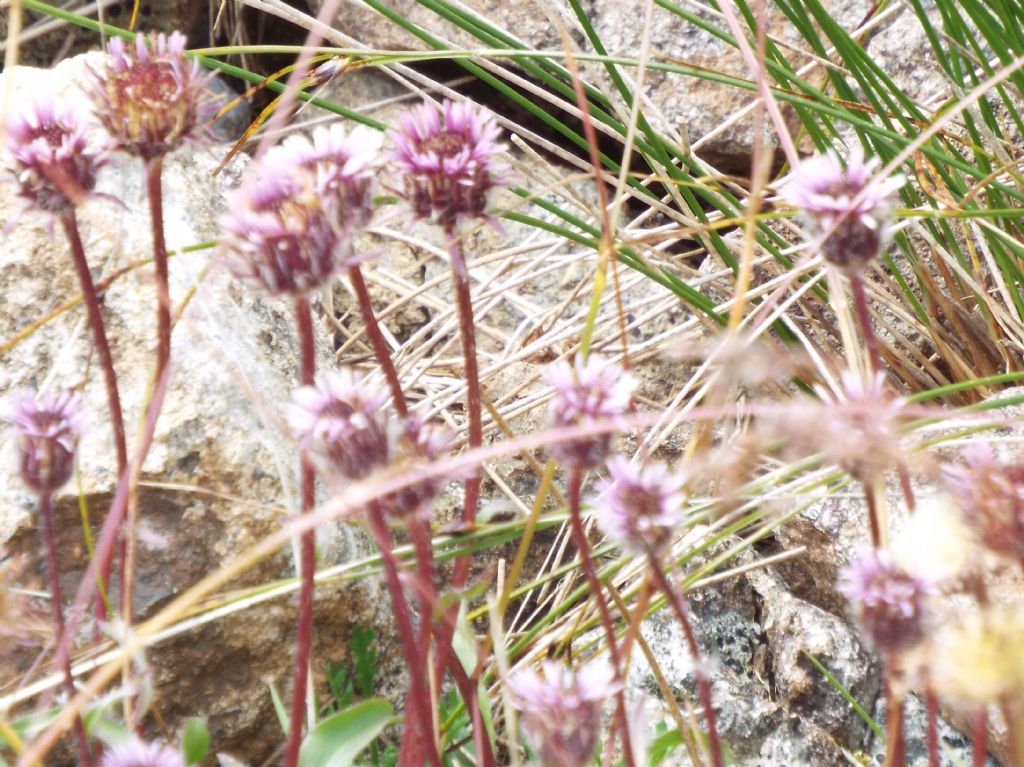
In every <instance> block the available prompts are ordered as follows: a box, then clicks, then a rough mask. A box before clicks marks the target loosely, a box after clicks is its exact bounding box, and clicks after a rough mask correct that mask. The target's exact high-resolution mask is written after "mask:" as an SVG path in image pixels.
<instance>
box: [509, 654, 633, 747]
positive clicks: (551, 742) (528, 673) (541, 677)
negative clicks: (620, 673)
mask: <svg viewBox="0 0 1024 767" xmlns="http://www.w3.org/2000/svg"><path fill="white" fill-rule="evenodd" d="M541 669H542V672H543V673H541V674H538V673H537V671H535V670H534V669H532V668H526V669H522V670H520V671H516V672H514V673H512V674H510V675H509V677H508V678H507V679H506V680H505V690H506V691H507V692H508V694H509V695H510V696H511V699H512V704H513V705H514V706H515V707H516V708H518V709H519V710H520V711H522V722H523V733H524V735H525V737H526V741H527V743H529V745H530V747H531V748H532V749H533V750H534V752H535V753H536V754H537V757H538V759H539V760H540V763H541V765H543V767H582V766H583V765H585V764H587V763H589V761H590V759H591V758H592V757H593V755H594V748H595V746H596V745H597V738H598V735H599V734H600V731H601V709H602V707H603V705H604V702H605V700H606V699H607V698H608V697H609V696H611V695H613V694H615V693H616V692H618V690H619V689H620V688H621V686H622V685H621V684H620V683H618V682H616V681H615V675H614V673H613V672H612V670H611V668H609V667H608V666H607V665H606V664H604V663H601V662H600V661H593V662H591V663H588V664H586V665H585V666H583V667H581V668H580V669H578V670H577V671H573V670H572V669H569V668H566V667H564V666H562V665H560V664H559V663H557V662H555V661H545V662H544V663H543V664H542V666H541Z"/></svg>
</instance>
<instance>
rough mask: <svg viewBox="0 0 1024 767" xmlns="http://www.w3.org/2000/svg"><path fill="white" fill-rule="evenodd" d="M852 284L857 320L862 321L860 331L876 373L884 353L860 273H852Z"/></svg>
mask: <svg viewBox="0 0 1024 767" xmlns="http://www.w3.org/2000/svg"><path fill="white" fill-rule="evenodd" d="M850 286H851V287H852V288H853V307H854V310H855V311H856V313H857V322H859V323H860V332H861V335H862V336H863V337H864V346H865V348H866V349H867V352H868V364H869V365H870V366H871V372H872V373H875V372H878V371H879V370H881V369H882V355H881V353H880V352H879V350H878V336H876V335H875V329H874V327H873V326H872V325H871V310H870V309H869V308H868V295H867V291H866V290H865V289H864V278H863V277H861V276H860V275H859V274H851V275H850Z"/></svg>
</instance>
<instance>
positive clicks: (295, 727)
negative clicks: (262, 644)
mask: <svg viewBox="0 0 1024 767" xmlns="http://www.w3.org/2000/svg"><path fill="white" fill-rule="evenodd" d="M295 323H296V326H297V328H298V333H299V348H300V359H301V361H300V367H301V369H300V374H299V380H300V383H301V384H302V385H303V386H310V385H312V384H313V379H314V377H315V375H316V342H315V339H314V336H313V312H312V310H311V309H310V306H309V300H308V299H307V298H305V297H304V296H302V297H299V298H296V299H295ZM301 472H302V473H301V478H300V483H301V504H302V505H301V513H302V514H308V513H309V512H310V511H312V510H313V507H314V506H315V505H316V496H315V489H316V488H315V484H314V483H315V480H316V475H315V473H314V471H313V467H312V466H311V465H310V464H309V461H308V460H306V458H305V457H303V458H302V470H301ZM315 572H316V534H315V532H314V531H313V530H309V531H307V532H305V533H303V534H302V537H301V538H300V539H299V578H300V586H299V614H298V617H297V618H296V639H295V673H294V679H293V682H292V710H291V719H290V722H291V724H290V727H289V729H288V743H287V744H286V746H285V759H284V764H285V767H295V765H297V764H298V761H299V746H300V745H301V744H302V730H303V725H304V724H305V720H306V684H307V680H308V678H309V658H310V655H311V653H312V649H313V576H314V574H315Z"/></svg>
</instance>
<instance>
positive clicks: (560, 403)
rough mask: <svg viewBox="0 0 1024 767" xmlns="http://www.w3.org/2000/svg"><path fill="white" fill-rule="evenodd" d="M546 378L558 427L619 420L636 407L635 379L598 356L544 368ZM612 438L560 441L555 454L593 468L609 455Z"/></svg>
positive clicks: (553, 449)
mask: <svg viewBox="0 0 1024 767" xmlns="http://www.w3.org/2000/svg"><path fill="white" fill-rule="evenodd" d="M542 375H543V377H544V380H545V381H546V382H547V383H548V385H549V386H551V387H552V388H553V389H554V390H555V393H554V396H553V397H552V399H551V406H550V415H551V421H552V423H553V424H554V426H555V427H556V428H562V427H567V426H579V425H582V424H586V423H590V422H592V421H601V420H607V419H612V418H617V417H619V416H622V415H625V414H626V413H627V412H628V411H629V409H630V407H631V406H632V404H633V392H634V390H635V389H636V381H635V380H634V378H633V377H632V376H631V375H629V374H628V373H626V372H625V371H623V369H622V368H621V367H619V366H618V365H616V364H615V363H613V362H609V361H607V360H605V359H603V358H602V357H599V356H598V355H596V354H592V355H590V356H589V357H588V358H587V359H586V360H584V359H583V357H582V356H580V355H577V356H576V359H575V362H574V363H573V364H572V365H570V364H569V363H568V362H566V361H565V360H558V361H557V362H553V363H552V364H550V365H548V366H547V367H546V368H544V371H543V373H542ZM611 439H612V438H611V434H598V435H595V436H593V437H586V438H584V439H578V440H569V441H562V442H556V443H555V444H554V445H553V446H552V452H553V453H554V454H555V457H556V458H558V459H559V460H560V461H564V462H566V463H569V464H572V465H575V466H578V467H580V468H590V467H593V466H596V465H598V464H599V463H601V461H603V460H604V458H605V456H607V455H608V451H609V449H610V447H611Z"/></svg>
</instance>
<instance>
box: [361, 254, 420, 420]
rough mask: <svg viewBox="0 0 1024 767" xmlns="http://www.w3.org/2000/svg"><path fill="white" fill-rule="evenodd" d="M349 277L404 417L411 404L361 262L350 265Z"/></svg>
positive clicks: (394, 400)
mask: <svg viewBox="0 0 1024 767" xmlns="http://www.w3.org/2000/svg"><path fill="white" fill-rule="evenodd" d="M348 279H349V281H350V282H351V283H352V289H353V290H355V292H356V298H357V299H358V301H359V313H360V314H361V315H362V317H363V325H364V326H365V327H366V335H367V336H368V337H369V339H370V343H371V344H372V345H373V353H374V354H375V355H376V357H377V364H379V365H380V367H381V369H382V370H383V371H384V377H385V378H387V379H388V386H389V387H390V388H391V401H392V403H394V406H395V410H396V411H397V412H398V415H400V416H401V417H402V418H405V417H406V416H407V415H409V406H408V405H407V404H406V402H405V393H404V392H403V391H402V382H401V381H399V379H398V371H397V370H395V363H394V361H393V360H392V359H391V350H390V349H389V348H388V342H387V340H386V339H385V338H384V334H383V333H381V330H380V323H378V322H377V315H376V314H374V311H373V304H372V303H371V302H370V291H369V290H367V289H366V281H365V280H364V279H363V271H362V269H360V268H359V264H355V265H354V266H350V267H349V269H348Z"/></svg>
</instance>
